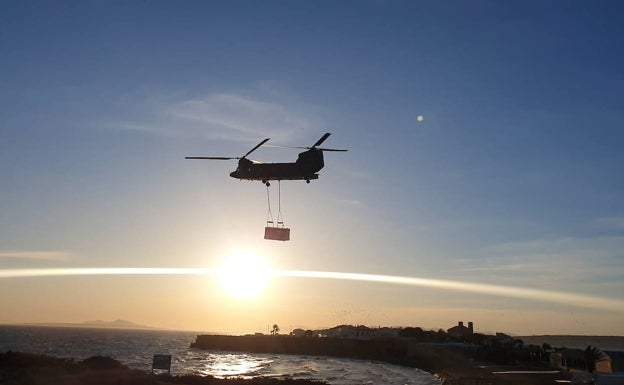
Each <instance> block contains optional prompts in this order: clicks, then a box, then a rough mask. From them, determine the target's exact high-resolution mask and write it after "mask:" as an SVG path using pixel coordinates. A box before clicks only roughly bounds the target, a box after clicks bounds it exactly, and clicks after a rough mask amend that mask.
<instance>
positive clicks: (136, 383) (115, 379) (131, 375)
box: [0, 351, 324, 385]
mask: <svg viewBox="0 0 624 385" xmlns="http://www.w3.org/2000/svg"><path fill="white" fill-rule="evenodd" d="M0 384H7V385H112V384H116V385H148V384H149V385H169V384H182V385H252V384H254V385H319V384H324V383H323V382H319V381H309V380H292V379H283V380H278V379H271V378H255V379H249V380H245V379H227V380H226V379H219V378H214V377H210V376H196V375H184V376H171V375H169V374H152V373H148V372H144V371H142V370H137V369H129V368H128V367H127V366H125V365H122V364H121V363H120V362H118V361H116V360H114V359H112V358H109V357H101V356H96V357H91V358H87V359H86V360H83V361H74V360H70V359H66V358H55V357H49V356H43V355H35V354H27V353H18V352H11V351H9V352H6V353H0Z"/></svg>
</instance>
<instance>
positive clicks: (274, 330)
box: [271, 324, 280, 335]
mask: <svg viewBox="0 0 624 385" xmlns="http://www.w3.org/2000/svg"><path fill="white" fill-rule="evenodd" d="M279 331H280V328H279V326H277V324H274V325H273V329H271V334H272V335H277V332H279Z"/></svg>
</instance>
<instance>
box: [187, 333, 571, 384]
mask: <svg viewBox="0 0 624 385" xmlns="http://www.w3.org/2000/svg"><path fill="white" fill-rule="evenodd" d="M191 347H192V348H197V349H205V350H223V351H236V352H250V353H275V354H298V355H317V356H333V357H341V358H353V359H363V360H375V361H382V362H387V363H391V364H396V365H403V366H408V367H413V368H418V369H420V370H424V371H426V372H429V373H432V374H433V375H434V376H436V377H437V378H439V379H440V381H441V382H442V383H443V384H459V383H463V384H468V383H488V384H492V385H494V384H525V385H546V384H554V383H555V381H557V380H564V381H565V380H568V381H569V380H570V379H571V374H570V373H567V372H562V371H552V370H550V369H548V368H545V367H542V366H536V365H530V364H526V363H525V364H519V365H500V364H495V363H491V362H486V361H483V360H476V359H475V358H473V357H471V355H470V352H469V351H466V346H465V345H458V344H426V343H419V342H416V341H413V340H410V339H385V340H356V339H344V338H298V337H293V336H287V335H277V336H270V335H247V336H223V335H198V336H197V338H196V340H195V342H193V343H192V344H191Z"/></svg>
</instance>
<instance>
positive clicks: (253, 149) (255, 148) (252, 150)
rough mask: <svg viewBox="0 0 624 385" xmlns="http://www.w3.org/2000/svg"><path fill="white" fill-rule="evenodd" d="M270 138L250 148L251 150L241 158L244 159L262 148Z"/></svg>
mask: <svg viewBox="0 0 624 385" xmlns="http://www.w3.org/2000/svg"><path fill="white" fill-rule="evenodd" d="M269 139H270V138H266V139H265V140H263V141H262V142H260V143H258V144H257V145H256V147H254V148H252V149H251V150H249V152H248V153H246V154H245V155H243V156H242V158H246V157H247V155H249V154H251V153H252V152H254V151H256V150H257V149H258V147H260V146H262V145H263V144H265V143H266V142H268V141H269Z"/></svg>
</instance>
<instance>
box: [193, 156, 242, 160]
mask: <svg viewBox="0 0 624 385" xmlns="http://www.w3.org/2000/svg"><path fill="white" fill-rule="evenodd" d="M184 159H212V160H231V159H240V158H226V157H224V156H185V157H184Z"/></svg>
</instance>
